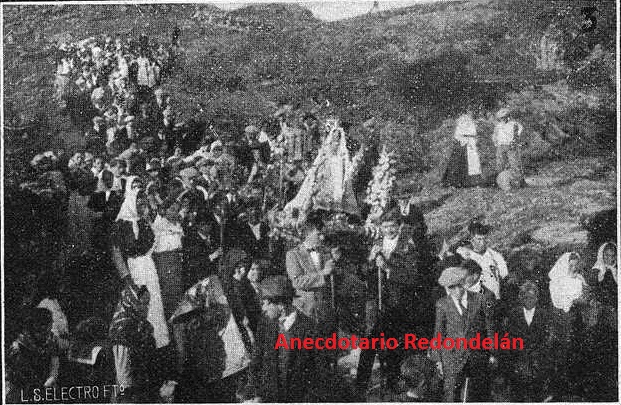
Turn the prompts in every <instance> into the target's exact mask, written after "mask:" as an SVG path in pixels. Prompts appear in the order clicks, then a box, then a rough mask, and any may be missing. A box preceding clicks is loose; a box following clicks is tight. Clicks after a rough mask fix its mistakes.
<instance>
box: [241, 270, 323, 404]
mask: <svg viewBox="0 0 621 405" xmlns="http://www.w3.org/2000/svg"><path fill="white" fill-rule="evenodd" d="M261 294H262V299H263V306H262V310H263V314H264V318H263V320H262V322H260V324H259V328H258V333H257V335H258V336H257V343H256V345H255V350H254V353H253V358H252V363H251V366H250V376H249V387H248V391H249V394H250V396H254V398H255V400H257V401H260V402H318V401H322V400H325V399H324V397H322V396H321V395H320V394H319V390H318V388H321V387H322V380H323V379H324V378H325V377H326V373H325V371H323V370H322V367H321V356H320V355H319V353H318V352H316V351H315V350H297V349H293V350H292V349H290V348H289V349H287V348H286V347H282V346H280V347H279V348H278V349H277V350H275V347H276V343H277V342H279V341H280V340H279V339H286V340H287V341H290V339H291V338H300V339H302V341H304V338H313V339H314V338H315V337H316V336H317V333H316V331H315V327H314V324H313V321H312V320H311V319H310V318H309V317H308V316H306V315H305V314H304V313H303V312H301V311H299V310H298V309H297V308H296V307H295V306H294V305H293V298H294V296H295V290H294V289H293V286H292V285H291V282H290V281H289V280H288V279H287V277H285V276H272V277H268V278H266V279H265V280H263V281H262V282H261Z"/></svg>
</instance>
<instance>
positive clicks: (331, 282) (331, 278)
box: [330, 274, 336, 310]
mask: <svg viewBox="0 0 621 405" xmlns="http://www.w3.org/2000/svg"><path fill="white" fill-rule="evenodd" d="M330 292H331V296H332V298H331V301H332V309H333V310H335V309H336V300H335V296H334V294H335V292H336V288H335V287H334V274H330Z"/></svg>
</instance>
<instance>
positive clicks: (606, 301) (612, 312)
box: [591, 242, 617, 325]
mask: <svg viewBox="0 0 621 405" xmlns="http://www.w3.org/2000/svg"><path fill="white" fill-rule="evenodd" d="M591 272H592V273H593V276H594V278H597V286H596V288H595V293H596V297H597V300H598V301H599V302H600V303H601V304H602V312H603V316H604V318H605V319H608V320H610V321H612V325H616V324H617V245H615V244H614V243H612V242H607V243H604V244H603V245H601V246H600V247H599V250H598V251H597V261H596V262H595V264H594V265H593V268H592V270H591Z"/></svg>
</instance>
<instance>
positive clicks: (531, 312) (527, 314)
mask: <svg viewBox="0 0 621 405" xmlns="http://www.w3.org/2000/svg"><path fill="white" fill-rule="evenodd" d="M522 310H524V318H525V319H526V324H527V325H528V326H530V324H531V323H533V317H534V316H535V307H533V308H532V309H526V308H524V307H522Z"/></svg>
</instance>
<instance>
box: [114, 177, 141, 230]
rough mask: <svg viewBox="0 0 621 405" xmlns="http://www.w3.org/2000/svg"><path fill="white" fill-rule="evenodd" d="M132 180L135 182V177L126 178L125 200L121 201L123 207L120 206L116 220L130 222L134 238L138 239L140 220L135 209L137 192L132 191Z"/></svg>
mask: <svg viewBox="0 0 621 405" xmlns="http://www.w3.org/2000/svg"><path fill="white" fill-rule="evenodd" d="M134 180H136V176H130V177H128V178H127V181H126V183H125V199H124V200H123V205H121V209H120V210H119V214H118V215H117V217H116V220H117V221H128V222H131V224H132V229H133V230H134V236H135V237H136V239H138V232H139V231H138V220H139V219H140V216H139V215H138V209H137V208H136V201H137V199H138V190H133V189H132V185H133V183H134Z"/></svg>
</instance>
